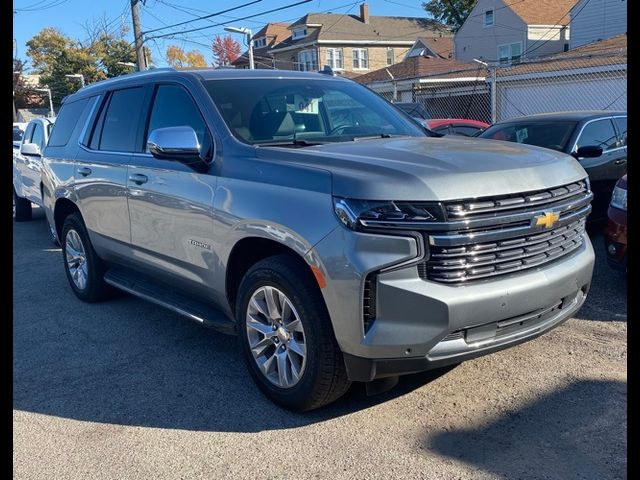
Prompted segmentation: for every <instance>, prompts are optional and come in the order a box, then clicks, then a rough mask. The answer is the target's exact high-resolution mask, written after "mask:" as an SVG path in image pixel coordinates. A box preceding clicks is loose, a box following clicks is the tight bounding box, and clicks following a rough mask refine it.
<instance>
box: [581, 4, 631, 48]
mask: <svg viewBox="0 0 640 480" xmlns="http://www.w3.org/2000/svg"><path fill="white" fill-rule="evenodd" d="M627 3H628V2H627V1H626V0H580V1H578V3H576V5H575V6H574V7H573V9H572V10H571V40H570V42H569V44H570V47H571V48H576V47H579V46H581V45H586V44H588V43H593V42H596V41H598V40H604V39H606V38H610V37H613V36H615V35H619V34H621V33H625V32H626V31H627Z"/></svg>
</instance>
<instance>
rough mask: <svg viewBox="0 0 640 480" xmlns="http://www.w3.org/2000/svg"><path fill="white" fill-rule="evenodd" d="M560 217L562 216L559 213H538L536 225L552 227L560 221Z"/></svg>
mask: <svg viewBox="0 0 640 480" xmlns="http://www.w3.org/2000/svg"><path fill="white" fill-rule="evenodd" d="M559 218H560V215H558V214H557V213H553V212H544V215H538V216H536V217H535V221H536V226H538V227H540V226H542V227H544V228H551V227H553V224H554V223H556V222H557V221H558V219H559Z"/></svg>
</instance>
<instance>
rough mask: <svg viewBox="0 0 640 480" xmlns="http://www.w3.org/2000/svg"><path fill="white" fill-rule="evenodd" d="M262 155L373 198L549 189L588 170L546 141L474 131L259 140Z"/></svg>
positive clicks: (348, 193) (341, 191)
mask: <svg viewBox="0 0 640 480" xmlns="http://www.w3.org/2000/svg"><path fill="white" fill-rule="evenodd" d="M256 152H257V153H256V154H257V156H258V157H259V158H264V159H273V160H274V161H279V162H293V163H296V164H299V165H300V164H302V165H308V166H310V167H315V168H322V169H324V170H327V171H329V172H330V173H331V175H332V178H333V194H334V195H336V196H340V197H348V198H358V199H367V200H455V199H464V198H475V197H483V196H492V195H507V194H512V193H520V192H526V191H533V190H542V189H545V188H549V187H555V186H558V185H563V184H567V183H571V182H575V181H578V180H581V179H583V178H585V177H586V176H587V174H586V172H585V171H584V169H583V168H582V167H581V166H580V164H579V163H578V162H577V160H575V159H574V158H573V157H571V156H569V155H567V154H565V153H561V152H556V151H554V150H549V149H546V148H540V147H534V146H529V145H521V144H517V143H511V142H503V141H497V140H486V139H476V138H468V137H455V136H454V137H402V138H388V139H383V138H381V139H367V140H358V141H353V142H343V143H332V144H327V145H318V146H313V147H306V148H298V149H291V148H281V147H260V148H256Z"/></svg>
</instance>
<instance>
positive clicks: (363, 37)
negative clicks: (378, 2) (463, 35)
mask: <svg viewBox="0 0 640 480" xmlns="http://www.w3.org/2000/svg"><path fill="white" fill-rule="evenodd" d="M302 25H322V26H321V27H319V28H313V29H312V30H311V31H310V32H309V34H308V35H307V36H306V37H303V38H297V39H295V40H294V39H293V38H289V39H287V40H286V41H285V42H283V43H282V44H280V45H278V48H283V47H287V46H294V45H297V44H306V43H309V42H313V41H316V40H345V41H349V40H353V41H367V40H371V41H376V42H384V41H394V42H397V41H406V42H413V41H414V40H415V39H416V38H417V37H423V36H424V37H429V36H433V37H447V36H452V33H451V32H450V31H449V29H448V28H447V27H446V26H445V25H443V24H441V23H439V22H436V21H435V20H430V19H427V18H423V17H383V16H377V15H370V16H369V23H364V22H363V21H362V20H361V19H360V17H359V16H358V15H342V14H337V13H308V14H307V15H305V16H304V17H302V18H300V19H298V20H297V21H295V22H294V23H292V24H291V25H290V26H289V30H293V29H294V28H295V27H298V26H302Z"/></svg>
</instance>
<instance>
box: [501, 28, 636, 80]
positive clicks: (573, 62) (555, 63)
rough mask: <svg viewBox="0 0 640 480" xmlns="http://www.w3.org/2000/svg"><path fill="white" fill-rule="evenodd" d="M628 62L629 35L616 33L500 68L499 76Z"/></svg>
mask: <svg viewBox="0 0 640 480" xmlns="http://www.w3.org/2000/svg"><path fill="white" fill-rule="evenodd" d="M626 63H627V35H626V34H624V33H623V34H622V35H616V36H615V37H611V38H609V39H607V40H601V41H599V42H593V43H590V44H587V45H583V46H581V47H578V48H574V49H573V50H569V51H568V52H562V53H558V54H556V55H553V56H550V57H546V58H543V59H541V61H535V62H523V63H519V64H516V65H513V66H512V67H507V68H498V70H497V71H496V75H497V76H498V77H510V76H514V75H528V74H532V73H543V72H557V71H567V70H575V69H578V68H594V67H604V66H607V65H624V64H626Z"/></svg>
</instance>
